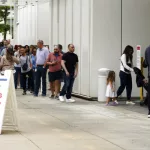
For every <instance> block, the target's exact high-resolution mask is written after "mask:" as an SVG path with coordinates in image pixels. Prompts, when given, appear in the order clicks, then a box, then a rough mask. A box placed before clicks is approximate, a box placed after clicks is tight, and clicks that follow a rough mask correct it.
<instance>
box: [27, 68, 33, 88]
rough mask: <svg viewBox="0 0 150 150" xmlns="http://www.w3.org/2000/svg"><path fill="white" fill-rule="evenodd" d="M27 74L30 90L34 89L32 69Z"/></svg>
mask: <svg viewBox="0 0 150 150" xmlns="http://www.w3.org/2000/svg"><path fill="white" fill-rule="evenodd" d="M27 75H28V85H29V87H30V89H29V90H30V91H32V84H33V83H32V71H31V70H30V71H29V72H28V73H27Z"/></svg>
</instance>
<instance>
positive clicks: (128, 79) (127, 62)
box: [117, 45, 135, 105]
mask: <svg viewBox="0 0 150 150" xmlns="http://www.w3.org/2000/svg"><path fill="white" fill-rule="evenodd" d="M133 52H134V50H133V47H132V46H130V45H128V46H126V48H125V50H124V52H123V54H122V56H121V63H120V73H119V77H120V84H121V85H120V87H119V89H118V91H117V97H119V96H120V95H121V94H122V93H123V91H124V89H125V88H126V92H127V101H126V104H131V105H134V104H135V103H133V102H132V101H131V93H132V76H131V72H133Z"/></svg>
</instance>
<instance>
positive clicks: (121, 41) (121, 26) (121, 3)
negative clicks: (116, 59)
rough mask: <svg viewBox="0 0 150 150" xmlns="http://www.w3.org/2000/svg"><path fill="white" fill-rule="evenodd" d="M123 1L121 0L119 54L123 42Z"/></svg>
mask: <svg viewBox="0 0 150 150" xmlns="http://www.w3.org/2000/svg"><path fill="white" fill-rule="evenodd" d="M122 4H123V1H122V0H121V55H122V44H123V43H122V42H123V19H122V17H123V5H122Z"/></svg>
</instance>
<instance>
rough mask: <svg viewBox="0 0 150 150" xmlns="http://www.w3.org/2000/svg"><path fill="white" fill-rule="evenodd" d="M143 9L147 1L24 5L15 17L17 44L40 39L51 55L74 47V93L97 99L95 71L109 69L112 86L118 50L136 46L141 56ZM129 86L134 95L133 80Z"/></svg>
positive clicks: (54, 0)
mask: <svg viewBox="0 0 150 150" xmlns="http://www.w3.org/2000/svg"><path fill="white" fill-rule="evenodd" d="M149 6H150V0H144V1H141V0H132V1H131V0H122V7H121V0H50V3H47V2H46V3H43V4H42V3H40V4H39V5H38V6H36V5H35V6H32V8H31V7H30V6H27V7H25V8H22V9H20V10H19V13H18V14H19V15H18V16H19V20H20V21H19V22H20V25H19V27H18V43H19V44H26V43H33V44H36V40H37V39H43V40H44V42H45V44H49V45H50V49H51V50H53V45H55V44H58V43H60V44H62V45H63V47H64V51H67V45H68V44H69V43H74V45H75V47H76V53H77V54H78V56H79V61H80V62H79V76H78V78H77V79H76V82H75V86H74V92H75V93H78V94H81V95H86V96H89V97H90V96H91V97H97V87H98V86H97V74H98V69H99V68H103V67H106V68H109V69H112V70H115V71H116V75H117V81H116V83H117V87H118V86H119V77H118V74H119V58H120V55H121V52H122V51H123V49H124V47H125V46H126V45H128V44H130V45H132V46H133V47H134V48H135V47H136V45H138V44H140V45H142V55H143V54H144V50H145V48H146V47H147V46H148V45H149V38H150V30H149V27H150V19H149V14H150V9H149ZM37 8H38V9H37ZM28 10H29V11H28ZM37 10H38V11H37ZM26 11H28V12H31V13H30V14H29V13H27V14H26ZM121 12H122V16H121ZM31 14H32V15H31ZM37 16H38V17H37ZM30 17H31V18H32V19H29V18H30ZM27 20H28V22H29V23H27V25H26V24H25V23H26V22H27ZM30 22H31V24H32V26H30ZM27 39H28V41H27ZM134 64H135V65H136V52H135V53H134ZM133 81H134V88H133V96H139V90H138V89H137V88H136V85H135V76H134V75H133ZM124 95H125V93H124Z"/></svg>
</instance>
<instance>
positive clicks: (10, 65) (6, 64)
mask: <svg viewBox="0 0 150 150" xmlns="http://www.w3.org/2000/svg"><path fill="white" fill-rule="evenodd" d="M14 63H16V64H19V59H17V58H16V57H15V56H13V49H12V48H7V49H6V55H4V56H3V57H2V58H1V62H0V69H2V71H5V70H13V71H14Z"/></svg>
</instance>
